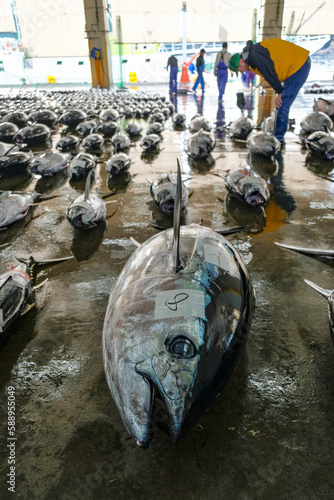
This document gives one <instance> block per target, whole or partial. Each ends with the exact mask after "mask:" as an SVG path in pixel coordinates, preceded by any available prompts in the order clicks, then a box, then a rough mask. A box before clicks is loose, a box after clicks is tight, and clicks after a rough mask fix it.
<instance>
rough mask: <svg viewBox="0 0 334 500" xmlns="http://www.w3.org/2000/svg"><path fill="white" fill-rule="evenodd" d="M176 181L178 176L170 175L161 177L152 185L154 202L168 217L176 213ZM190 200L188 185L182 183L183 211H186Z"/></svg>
mask: <svg viewBox="0 0 334 500" xmlns="http://www.w3.org/2000/svg"><path fill="white" fill-rule="evenodd" d="M176 181H177V178H176V175H173V174H169V173H168V174H161V175H159V176H158V177H156V179H154V181H153V182H152V184H151V194H152V196H153V198H154V201H155V202H156V204H157V205H158V207H159V209H160V210H161V212H163V213H165V214H167V215H172V214H173V213H174V206H175V200H176V190H177V186H176ZM188 198H189V194H188V189H187V187H186V185H185V184H184V183H182V200H181V211H184V210H185V209H186V207H187V203H188Z"/></svg>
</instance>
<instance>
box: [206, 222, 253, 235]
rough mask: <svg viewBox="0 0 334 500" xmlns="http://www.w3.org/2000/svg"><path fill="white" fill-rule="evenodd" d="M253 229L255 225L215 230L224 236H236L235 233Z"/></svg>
mask: <svg viewBox="0 0 334 500" xmlns="http://www.w3.org/2000/svg"><path fill="white" fill-rule="evenodd" d="M251 227H253V224H248V225H247V226H234V227H230V228H226V229H215V231H216V233H219V234H222V235H228V234H234V233H239V232H240V231H248V229H250V228H251Z"/></svg>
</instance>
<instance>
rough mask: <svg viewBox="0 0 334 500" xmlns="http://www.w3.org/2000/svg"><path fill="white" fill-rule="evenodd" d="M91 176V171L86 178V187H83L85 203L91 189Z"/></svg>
mask: <svg viewBox="0 0 334 500" xmlns="http://www.w3.org/2000/svg"><path fill="white" fill-rule="evenodd" d="M92 175H93V170H91V171H90V172H89V174H88V176H87V180H86V186H85V198H84V200H85V201H87V200H89V191H90V187H91V179H92Z"/></svg>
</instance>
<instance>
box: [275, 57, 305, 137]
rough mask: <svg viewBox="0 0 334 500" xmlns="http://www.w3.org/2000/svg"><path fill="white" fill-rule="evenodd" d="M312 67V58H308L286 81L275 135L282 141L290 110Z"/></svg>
mask: <svg viewBox="0 0 334 500" xmlns="http://www.w3.org/2000/svg"><path fill="white" fill-rule="evenodd" d="M310 69H311V59H310V58H308V59H307V61H306V62H305V63H304V64H303V66H302V67H301V68H300V69H299V70H298V71H296V73H294V74H293V75H291V76H289V78H287V79H286V80H285V82H284V86H283V92H282V104H281V107H280V108H278V110H277V117H276V126H275V136H276V137H277V139H278V140H280V141H282V140H283V137H284V134H285V132H286V131H287V128H288V122H289V111H290V107H291V105H292V103H293V101H294V100H295V99H296V97H297V94H298V92H299V90H300V89H301V87H302V86H303V85H304V83H305V82H306V80H307V77H308V74H309V72H310Z"/></svg>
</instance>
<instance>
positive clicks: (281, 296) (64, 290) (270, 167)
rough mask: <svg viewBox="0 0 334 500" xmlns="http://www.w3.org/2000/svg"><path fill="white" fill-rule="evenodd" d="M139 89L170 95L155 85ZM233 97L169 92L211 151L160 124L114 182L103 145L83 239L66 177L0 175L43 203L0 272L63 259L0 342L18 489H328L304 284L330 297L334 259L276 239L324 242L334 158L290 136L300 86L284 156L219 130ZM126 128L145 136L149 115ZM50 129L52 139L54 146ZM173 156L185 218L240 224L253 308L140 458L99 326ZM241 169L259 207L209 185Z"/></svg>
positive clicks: (327, 344)
mask: <svg viewBox="0 0 334 500" xmlns="http://www.w3.org/2000/svg"><path fill="white" fill-rule="evenodd" d="M148 90H149V92H154V93H156V92H160V93H161V94H162V95H166V96H167V90H166V88H165V87H161V88H159V89H158V90H156V89H150V88H149V89H148ZM237 90H238V89H237V88H236V87H235V86H233V84H228V86H227V93H226V96H225V97H224V100H223V101H222V102H218V98H217V93H216V89H208V91H207V92H206V93H205V94H203V95H200V94H198V95H180V96H173V101H174V105H175V108H176V111H178V112H179V113H184V114H185V115H186V120H187V124H188V123H189V120H190V119H191V118H192V117H193V116H194V115H195V114H196V113H198V112H199V113H201V114H203V116H205V117H206V118H207V119H208V120H209V121H210V123H211V124H212V133H213V135H214V137H215V139H216V147H215V148H214V149H213V151H212V152H211V156H209V157H208V158H206V159H205V160H203V161H200V160H196V159H192V158H191V157H190V156H188V154H187V152H186V151H187V146H188V140H189V131H188V130H187V129H186V128H184V129H181V130H177V129H176V128H175V127H174V126H173V122H172V118H171V117H169V118H167V120H166V121H165V126H164V131H163V132H162V136H163V141H162V142H161V144H160V149H159V151H156V152H154V153H153V154H148V155H144V153H143V150H142V148H141V147H140V145H139V141H138V140H136V141H135V140H133V141H132V142H131V145H130V148H129V152H128V154H129V156H130V158H131V166H130V168H129V170H128V172H127V173H126V175H125V176H124V178H123V179H117V180H115V179H113V178H111V176H110V175H109V174H108V173H107V172H106V169H105V164H106V162H107V160H108V158H109V156H110V153H111V150H112V149H111V142H110V140H109V139H106V140H105V142H104V144H103V146H102V150H101V151H100V152H99V153H98V154H97V156H98V164H97V176H96V182H95V184H94V187H95V188H96V189H97V190H98V191H99V193H100V194H101V195H102V196H106V195H112V196H111V197H110V198H106V201H108V200H109V201H115V202H116V203H115V206H114V205H111V204H110V209H109V210H110V213H109V215H110V216H109V217H108V218H107V221H106V222H105V223H101V224H99V225H98V226H97V227H96V228H94V229H92V230H88V231H83V232H80V231H79V230H76V229H74V228H73V227H72V226H71V225H70V223H69V222H68V220H67V219H66V209H67V207H68V205H69V203H70V202H71V201H72V200H73V199H74V198H75V197H76V196H78V194H79V192H82V190H83V189H84V185H81V186H80V184H79V185H77V184H74V183H69V181H68V178H67V177H66V176H65V177H62V176H57V177H55V178H50V180H49V179H46V178H45V179H44V178H40V177H36V176H33V175H30V174H24V175H23V174H18V176H15V179H14V178H13V179H3V178H0V189H1V190H8V189H11V190H25V191H30V190H34V189H35V190H36V191H38V192H40V193H42V194H43V196H45V197H49V199H47V200H45V201H43V202H41V203H39V204H38V205H36V206H32V207H31V208H30V209H29V213H28V216H27V217H26V218H25V219H24V220H22V221H20V222H18V223H16V224H13V225H12V226H10V227H9V228H8V229H7V230H6V231H3V232H1V233H0V245H2V244H4V246H1V247H0V251H1V255H0V257H1V269H2V271H1V272H5V271H6V270H7V269H9V268H10V266H11V265H15V264H16V262H15V258H14V257H15V255H16V254H23V253H24V254H29V253H30V254H32V255H34V256H35V257H36V258H37V257H39V258H48V257H50V258H52V257H61V256H66V255H69V254H71V253H72V254H73V255H74V256H75V259H72V260H70V261H66V262H63V263H59V264H57V265H56V266H51V267H45V268H43V269H41V271H40V272H39V273H38V274H37V275H36V283H37V284H39V283H41V282H42V281H43V280H45V279H46V278H48V281H47V283H46V285H45V286H43V287H41V288H40V289H37V290H36V307H35V308H33V309H32V310H31V311H29V313H27V314H26V315H24V316H23V317H21V318H20V319H19V320H17V321H16V323H15V325H13V328H12V330H11V332H10V335H8V338H7V340H6V342H5V343H4V344H3V345H2V346H1V351H0V363H1V375H0V381H1V383H0V385H1V407H2V408H3V409H4V412H3V417H2V419H1V421H0V423H1V440H2V441H1V442H2V443H3V445H4V447H3V448H2V449H3V450H4V449H5V445H6V439H7V437H8V434H7V420H6V404H7V388H8V386H13V387H15V393H16V404H17V408H16V410H17V412H16V421H17V434H16V437H17V441H16V460H17V476H16V489H17V495H18V498H22V499H23V498H36V499H37V498H38V499H39V500H41V499H50V498H55V499H58V498H59V499H65V498H76V499H77V498H80V499H81V498H87V499H88V498H89V499H101V498H117V499H123V498H124V499H125V498H126V499H128V498H132V499H136V500H137V499H146V498H161V499H168V498H171V497H175V498H192V499H202V498H209V499H211V498H212V499H214V498H225V497H226V498H227V497H228V498H233V499H238V500H246V499H247V500H251V499H257V498H259V499H267V498H275V499H276V498H277V499H286V498H294V499H298V500H299V499H300V500H302V499H313V498H317V499H320V498H324V499H328V498H331V497H332V492H333V487H334V483H333V478H332V461H331V457H332V456H333V453H334V438H333V432H332V429H333V415H334V403H333V401H334V397H333V396H334V394H333V379H334V364H333V356H334V348H333V345H332V342H331V338H330V334H329V325H328V311H327V304H326V301H325V300H324V298H323V297H321V296H320V295H318V294H317V293H316V292H315V291H314V290H312V289H311V288H310V287H309V286H308V285H307V284H306V283H305V282H304V279H308V280H310V281H312V282H314V283H316V284H318V285H319V286H322V287H323V288H326V289H328V290H332V289H333V288H334V287H333V268H332V266H328V265H327V264H326V263H324V262H321V261H319V260H317V259H314V258H311V257H309V256H307V255H302V254H299V253H296V252H291V251H289V250H287V249H284V248H281V247H279V246H277V245H275V242H281V243H285V244H290V245H295V246H302V247H318V248H328V249H332V248H333V221H334V211H333V207H334V183H333V182H332V181H333V165H332V164H331V163H329V164H328V163H327V164H326V163H325V162H324V161H320V160H318V159H317V158H314V157H313V158H312V159H310V155H309V154H308V152H307V150H306V149H305V148H304V147H303V145H302V144H301V140H300V138H299V135H298V132H299V124H300V122H301V120H302V118H303V117H304V116H305V114H307V113H308V112H310V111H311V109H312V105H313V96H312V95H307V94H305V95H304V94H301V95H300V96H299V97H298V98H297V100H296V101H295V103H294V105H293V107H292V108H291V112H290V117H291V118H295V121H296V127H295V128H294V130H289V131H288V133H287V135H286V147H285V149H283V150H282V152H281V153H280V154H279V155H277V157H276V159H274V160H271V159H265V158H255V157H252V158H251V159H249V156H248V151H247V148H246V145H245V143H243V142H238V141H232V140H231V139H230V138H229V135H228V128H227V127H228V125H229V124H230V123H231V122H232V121H233V120H235V119H237V118H239V116H240V110H239V109H238V108H237V106H236V98H235V94H236V91H237ZM262 98H263V99H264V98H265V96H259V95H258V93H256V92H255V93H254V94H253V95H252V96H250V97H249V99H248V100H246V111H247V115H248V116H249V117H250V118H251V119H252V120H253V121H254V124H258V123H259V122H260V121H261V120H262V117H261V113H259V111H258V103H259V100H261V99H262ZM267 107H268V109H267V110H266V111H265V113H266V116H270V113H271V109H270V106H269V105H268V106H267ZM130 121H131V122H132V121H133V120H132V119H131V120H130ZM128 122H129V121H126V120H124V123H123V125H125V124H127V123H128ZM138 123H139V124H140V126H142V127H143V132H142V133H144V132H145V131H146V128H147V127H148V126H149V124H148V121H147V120H145V119H143V118H140V119H138ZM60 135H61V134H60V130H55V131H54V132H53V134H52V143H53V144H56V142H57V141H58V140H59V138H60ZM32 150H33V151H35V150H40V148H39V147H37V148H36V149H35V148H32ZM78 150H81V146H80V147H79V148H78ZM78 150H77V151H76V152H75V153H73V155H74V154H76V153H77V152H78ZM177 158H178V159H179V161H180V164H181V168H182V173H183V176H184V179H188V180H187V181H186V183H187V187H188V189H189V191H190V192H191V196H190V197H189V200H188V208H187V211H186V212H185V214H184V224H191V223H198V222H200V221H201V220H203V224H204V225H206V226H209V227H212V228H213V229H224V228H227V227H233V226H235V225H236V224H238V225H245V226H248V225H250V224H251V225H252V226H251V227H249V228H248V229H247V230H246V231H242V232H239V233H236V234H233V235H231V236H229V237H228V239H229V240H230V241H231V242H232V244H233V245H234V246H235V248H236V249H237V251H238V252H239V253H240V255H241V257H242V258H243V259H244V261H245V263H246V264H247V267H248V270H249V272H250V275H251V278H252V282H253V286H254V288H255V290H256V311H255V317H254V319H253V323H252V327H251V333H250V337H249V340H248V343H247V347H246V351H245V354H244V356H243V358H242V361H241V363H240V365H239V367H238V369H237V370H236V372H235V374H234V375H233V377H232V379H231V380H230V382H229V384H228V385H227V386H226V387H225V389H224V390H223V391H222V393H221V395H220V397H219V398H217V400H216V402H215V403H214V404H213V405H212V406H211V407H210V409H209V410H208V411H207V412H206V413H205V414H204V415H203V416H202V418H201V419H200V420H199V422H198V424H197V425H195V426H194V427H193V428H192V429H191V430H190V431H189V432H188V434H186V435H185V436H184V437H183V438H182V439H181V440H180V441H179V442H178V443H172V442H171V441H169V440H168V438H167V437H166V436H165V435H164V434H163V432H159V431H158V432H157V433H156V436H155V439H154V441H153V442H152V445H151V447H150V448H149V449H148V450H147V451H144V450H141V449H139V448H137V447H136V445H135V443H134V442H133V440H132V439H131V438H129V436H128V434H127V431H126V430H125V428H124V426H123V424H122V422H121V420H120V416H119V414H118V411H117V408H116V406H115V404H114V402H113V400H112V397H111V394H110V392H109V389H108V387H107V384H106V381H105V377H104V370H103V364H102V348H101V334H102V327H103V320H104V315H105V311H106V307H107V303H108V298H109V294H110V290H111V288H112V286H113V284H114V283H115V281H116V279H117V277H118V275H119V273H120V272H121V270H122V268H123V266H124V264H125V262H126V261H127V259H128V258H129V256H130V255H131V254H132V252H133V251H134V249H135V246H134V244H133V243H132V242H131V240H130V238H131V237H132V238H134V239H135V240H137V241H139V242H140V243H142V242H143V241H145V240H146V239H148V238H149V237H151V236H153V235H154V234H156V233H157V232H158V231H159V229H157V228H156V227H154V226H153V225H152V224H151V222H156V223H157V225H159V224H160V225H162V226H165V227H167V226H169V225H170V222H171V221H170V219H169V218H168V216H163V215H161V214H159V213H158V212H157V211H156V206H155V205H154V204H152V201H153V200H152V196H151V193H150V183H151V182H152V181H153V179H154V178H155V177H157V176H158V175H159V174H163V173H167V172H173V173H174V172H175V170H176V159H177ZM250 163H251V165H252V168H253V170H254V172H256V173H257V174H258V175H261V177H262V178H263V179H265V181H266V183H267V186H268V189H269V191H270V200H269V202H268V204H267V205H266V206H265V207H262V208H261V209H260V207H246V206H245V205H243V204H241V203H240V202H239V200H235V199H234V198H233V197H231V195H229V194H228V192H227V189H226V186H225V182H224V179H223V178H222V177H224V175H225V174H226V172H227V171H228V170H229V169H232V168H234V167H242V166H246V165H249V164H250ZM213 174H218V175H213ZM301 464H302V465H301ZM8 467H9V466H8V461H7V456H6V452H5V454H4V459H3V461H2V463H1V477H2V482H1V487H0V492H1V498H10V496H9V492H8V490H7V485H6V484H5V477H6V474H7V473H8V472H9V470H8Z"/></svg>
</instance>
